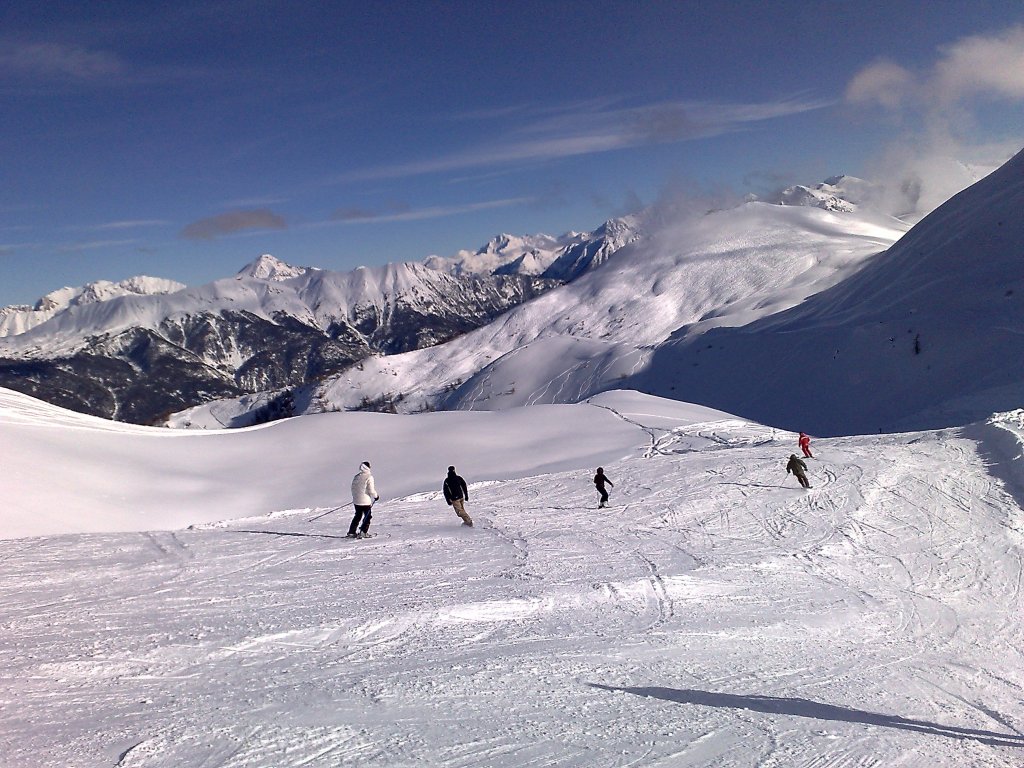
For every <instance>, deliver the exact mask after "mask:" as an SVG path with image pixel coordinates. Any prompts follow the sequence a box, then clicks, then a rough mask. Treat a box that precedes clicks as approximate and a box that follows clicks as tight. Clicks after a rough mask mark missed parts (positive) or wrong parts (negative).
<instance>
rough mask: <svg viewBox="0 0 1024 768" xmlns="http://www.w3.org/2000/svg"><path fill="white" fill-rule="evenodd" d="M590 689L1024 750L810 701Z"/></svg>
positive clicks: (1015, 737)
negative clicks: (888, 729) (912, 732)
mask: <svg viewBox="0 0 1024 768" xmlns="http://www.w3.org/2000/svg"><path fill="white" fill-rule="evenodd" d="M589 685H590V686H591V687H592V688H600V689H602V690H606V691H622V692H624V693H632V694H634V695H635V696H644V697H648V698H655V699H664V700H666V701H674V702H676V703H677V704H696V705H699V706H703V707H718V708H721V709H745V710H748V711H751V712H764V713H766V714H770V715H791V716H794V717H808V718H812V719H814V720H832V721H835V722H843V723H863V724H864V725H877V726H881V727H883V728H898V729H900V730H904V731H915V732H917V733H924V734H928V735H930V736H945V737H946V738H950V739H971V740H973V741H979V742H981V743H982V744H987V745H989V746H993V747H1018V748H1020V747H1024V735H1022V734H1017V733H996V732H994V731H983V730H979V729H976V728H960V727H958V726H954V725H941V724H939V723H933V722H930V721H928V720H912V719H910V718H907V717H900V716H899V715H886V714H882V713H880V712H868V711H866V710H863V709H852V708H850V707H839V706H836V705H834V704H823V703H821V702H818V701H811V700H809V699H795V698H788V697H780V696H743V695H738V694H733V693H713V692H711V691H696V690H692V689H688V688H662V687H658V686H651V687H643V688H618V687H615V686H611V685H600V684H599V683H589Z"/></svg>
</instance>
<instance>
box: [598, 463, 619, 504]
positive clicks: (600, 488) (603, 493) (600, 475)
mask: <svg viewBox="0 0 1024 768" xmlns="http://www.w3.org/2000/svg"><path fill="white" fill-rule="evenodd" d="M605 483H608V485H610V486H611V487H612V488H614V487H615V483H613V482H612V481H611V480H609V479H608V478H607V477H605V476H604V469H603V468H602V467H598V468H597V474H596V475H594V485H596V486H597V490H598V492H599V493H600V494H601V503H600V504H598V505H597V508H598V509H600V508H601V507H603V506H604V505H605V503H606V502H607V501H608V490H607V489H606V488H605V487H604V484H605Z"/></svg>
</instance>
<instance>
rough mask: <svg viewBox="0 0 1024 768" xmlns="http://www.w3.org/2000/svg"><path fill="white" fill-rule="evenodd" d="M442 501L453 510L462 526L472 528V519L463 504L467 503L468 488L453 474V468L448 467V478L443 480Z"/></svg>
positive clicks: (463, 481)
mask: <svg viewBox="0 0 1024 768" xmlns="http://www.w3.org/2000/svg"><path fill="white" fill-rule="evenodd" d="M443 490H444V500H445V501H446V502H448V506H449V507H452V508H454V509H455V514H456V515H458V516H459V517H461V518H462V524H463V525H468V526H470V527H472V526H473V518H471V517H470V516H469V514H468V513H467V512H466V505H465V504H464V503H463V502H466V501H469V488H468V487H467V486H466V481H465V480H463V479H462V478H461V477H459V476H458V475H457V474H455V467H448V476H447V477H446V478H445V479H444V486H443Z"/></svg>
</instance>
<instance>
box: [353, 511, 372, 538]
mask: <svg viewBox="0 0 1024 768" xmlns="http://www.w3.org/2000/svg"><path fill="white" fill-rule="evenodd" d="M355 506H356V513H355V515H353V516H352V525H350V526H349V527H348V535H349V536H355V534H356V528H359V521H360V520H362V521H363V526H362V528H360V530H361V531H362V532H363V533H366V532H367V531H368V530H369V529H370V518H371V515H370V510H371V509H373V504H356V505H355Z"/></svg>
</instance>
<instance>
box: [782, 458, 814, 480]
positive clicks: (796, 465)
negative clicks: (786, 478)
mask: <svg viewBox="0 0 1024 768" xmlns="http://www.w3.org/2000/svg"><path fill="white" fill-rule="evenodd" d="M790 472H792V473H793V474H794V475H796V479H797V480H799V481H800V485H802V486H803V487H804V488H810V487H811V481H810V480H808V479H807V474H806V472H807V465H806V464H804V460H803V459H798V458H797V457H796V454H795V453H794V454H792V455H791V456H790V457H789V463H788V464H786V474H787V475H788V474H789V473H790Z"/></svg>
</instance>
